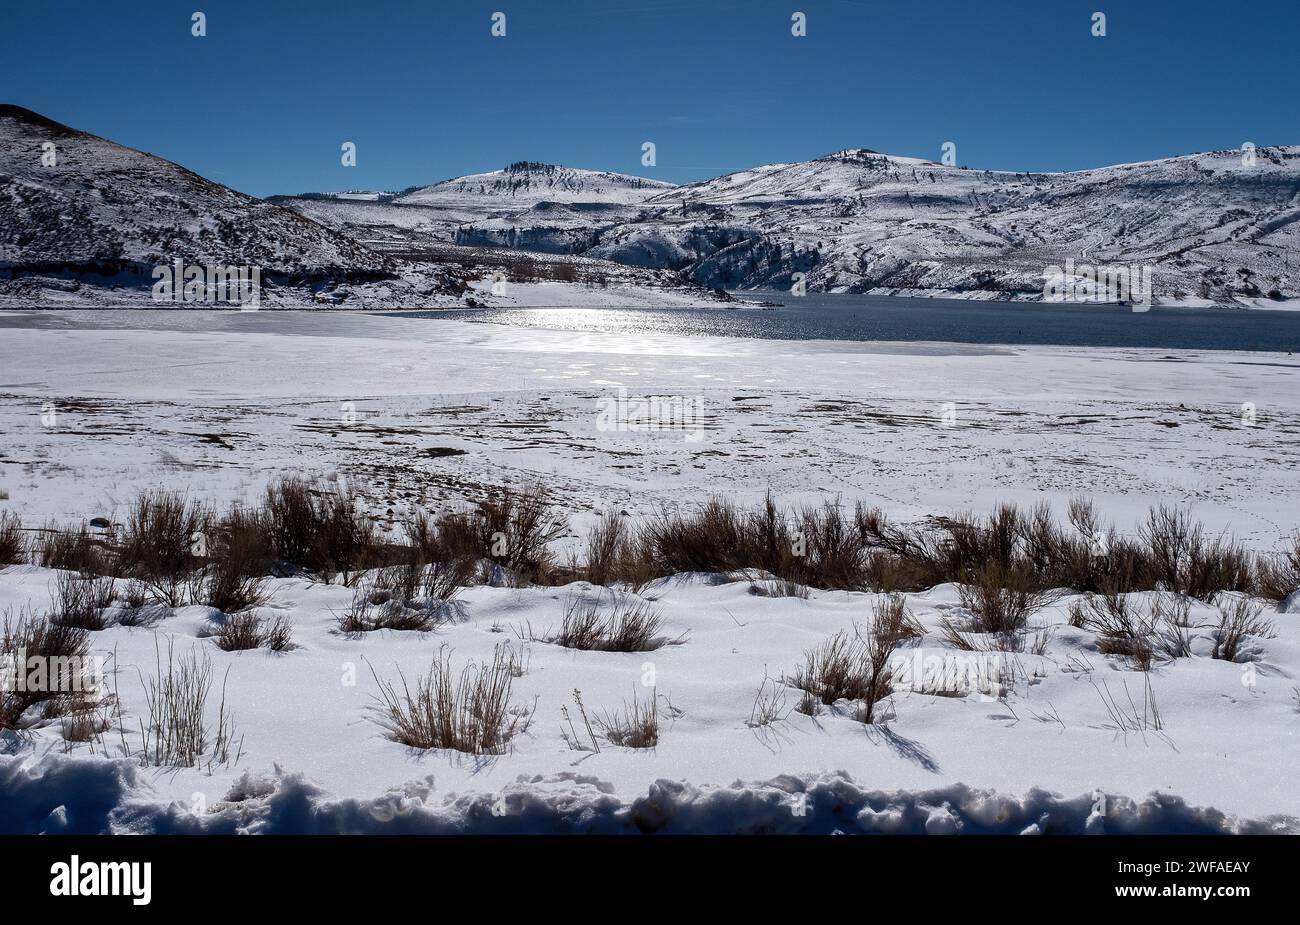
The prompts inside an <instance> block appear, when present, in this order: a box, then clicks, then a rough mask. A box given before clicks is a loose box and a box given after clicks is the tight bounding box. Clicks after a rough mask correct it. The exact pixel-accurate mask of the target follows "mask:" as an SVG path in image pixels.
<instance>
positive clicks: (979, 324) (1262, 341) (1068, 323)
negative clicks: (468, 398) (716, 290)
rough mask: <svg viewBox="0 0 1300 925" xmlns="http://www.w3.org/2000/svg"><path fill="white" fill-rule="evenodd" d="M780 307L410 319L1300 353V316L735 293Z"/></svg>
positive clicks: (511, 311) (504, 311)
mask: <svg viewBox="0 0 1300 925" xmlns="http://www.w3.org/2000/svg"><path fill="white" fill-rule="evenodd" d="M736 295H737V296H739V297H741V298H748V299H754V298H756V297H758V298H763V299H766V300H769V301H772V302H780V303H782V305H781V307H780V308H776V309H760V308H735V309H729V310H722V311H718V310H716V309H696V308H665V309H653V310H646V309H636V308H487V309H472V310H469V311H463V310H456V311H438V312H418V313H412V314H415V315H418V316H421V317H430V318H457V319H460V320H462V321H479V322H487V323H493V324H508V325H515V326H520V327H531V328H548V329H553V330H561V331H583V332H607V333H616V334H650V333H656V334H685V335H708V336H713V337H748V338H763V339H772V340H847V341H868V342H869V341H911V342H917V341H935V342H951V343H962V344H1016V345H1030V344H1043V345H1058V346H1068V347H1154V348H1165V349H1187V350H1251V351H1274V350H1280V351H1283V352H1286V351H1294V350H1296V349H1297V348H1300V313H1297V312H1291V311H1260V310H1244V309H1243V310H1236V309H1222V308H1161V307H1153V308H1151V309H1150V310H1149V311H1146V312H1135V311H1133V310H1132V309H1130V308H1121V307H1118V306H1115V305H1076V304H1065V303H1057V304H1043V303H1026V302H976V301H971V300H968V299H908V298H896V297H891V296H869V295H829V294H825V293H809V294H808V295H806V296H801V297H798V298H794V297H791V296H790V294H789V293H784V292H780V293H775V292H774V293H754V292H743V293H736Z"/></svg>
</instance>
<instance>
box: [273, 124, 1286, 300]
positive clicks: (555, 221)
mask: <svg viewBox="0 0 1300 925" xmlns="http://www.w3.org/2000/svg"><path fill="white" fill-rule="evenodd" d="M1253 155H1254V156H1253V157H1247V156H1245V154H1244V153H1243V152H1241V151H1221V152H1214V153H1209V154H1195V155H1188V156H1183V157H1174V158H1168V159H1165V160H1158V161H1149V162H1145V163H1138V164H1124V165H1120V166H1115V167H1105V168H1099V169H1094V170H1083V171H1077V172H1072V173H1056V174H1046V173H1032V174H1031V173H1009V172H1001V171H984V170H969V169H965V168H961V167H948V166H944V165H940V164H937V163H934V162H932V161H927V160H924V159H920V158H911V157H896V156H891V155H884V154H879V153H876V152H874V151H869V150H866V149H848V150H844V151H839V152H836V153H834V154H831V155H828V156H826V157H822V158H818V159H816V160H812V161H805V162H800V163H794V164H775V165H769V166H763V167H756V168H754V169H752V170H746V171H742V172H739V173H734V174H729V175H727V176H723V177H718V178H715V179H712V180H707V181H704V182H700V183H694V184H689V185H685V186H679V187H671V186H669V185H668V184H652V181H642V182H644V183H646V184H648V185H647V186H643V187H635V186H634V187H628V186H627V185H626V183H624V184H623V185H621V186H618V187H615V186H614V185H613V183H612V181H608V182H609V183H610V185H609V186H599V185H598V184H596V183H595V182H594V181H593V182H585V179H584V182H582V183H578V182H576V181H575V182H574V183H573V184H572V185H571V186H570V187H568V188H567V192H566V195H565V196H561V195H560V194H559V193H558V192H554V191H552V194H551V195H543V194H542V193H541V191H540V188H539V183H538V182H537V177H536V176H535V173H534V172H533V171H531V170H529V171H523V172H522V173H523V175H522V176H521V177H519V178H517V179H518V180H519V183H518V185H517V186H515V187H514V192H513V193H512V192H511V189H512V187H511V182H512V181H511V180H510V177H511V172H510V170H506V171H497V172H495V173H492V174H482V175H478V176H477V177H466V178H462V179H460V180H453V181H449V182H447V183H440V184H437V185H436V186H431V187H426V188H424V189H422V190H420V191H418V192H416V193H411V194H409V195H407V196H401V197H397V198H396V199H395V200H394V203H393V204H392V205H391V206H387V205H370V204H366V208H367V212H366V214H365V220H364V224H365V225H366V226H367V228H368V229H369V231H370V232H377V231H378V230H379V229H381V228H384V227H385V226H387V227H390V228H392V227H397V226H399V225H402V224H403V223H405V224H406V226H407V230H408V232H412V233H414V234H415V236H417V237H419V236H423V237H425V238H427V239H429V240H440V241H447V242H454V243H458V244H462V245H472V246H473V245H477V246H483V245H491V246H497V247H515V248H521V249H526V250H533V251H541V252H551V253H569V254H582V255H585V256H590V257H599V258H604V259H608V260H612V261H617V262H619V263H623V264H628V265H632V266H640V267H653V268H668V269H673V270H678V271H681V272H682V273H683V274H684V275H685V276H686V277H687V278H689V279H690V280H692V281H694V282H696V283H698V284H700V285H703V286H706V287H724V288H742V289H743V288H778V289H788V288H789V287H790V286H791V285H792V282H793V281H794V278H795V277H794V274H796V273H803V274H805V277H806V279H805V282H806V285H807V287H808V288H809V289H810V290H825V291H843V292H878V293H901V294H913V295H940V294H956V295H965V296H969V297H978V298H995V299H996V298H1001V299H1021V298H1023V299H1036V298H1041V296H1042V292H1043V284H1044V272H1045V270H1046V269H1047V268H1048V267H1050V266H1063V265H1064V264H1065V261H1066V260H1069V259H1073V260H1075V261H1076V262H1077V263H1080V264H1084V263H1087V264H1090V265H1099V266H1108V267H1109V266H1113V265H1123V266H1129V267H1139V266H1149V267H1151V271H1152V277H1153V280H1154V288H1155V294H1156V296H1157V298H1158V299H1161V300H1168V301H1184V302H1190V303H1195V302H1197V301H1203V302H1206V303H1209V302H1216V303H1239V302H1243V301H1245V302H1250V301H1252V300H1254V301H1256V302H1258V303H1260V304H1265V303H1267V302H1269V301H1270V300H1278V299H1294V298H1297V297H1300V225H1298V224H1297V219H1300V147H1269V148H1260V149H1258V150H1257V151H1254V152H1253ZM547 170H548V173H547V174H546V175H547V176H554V177H556V178H557V179H556V184H557V185H563V184H561V183H560V181H559V179H558V178H560V177H565V176H569V175H574V176H581V177H583V178H586V176H587V175H588V174H590V172H578V171H566V170H564V169H562V168H548V169H547ZM598 176H605V177H608V176H618V175H607V174H606V175H598ZM484 178H493V179H492V180H490V181H485V180H484ZM628 179H630V178H623V180H624V181H626V180H628ZM656 187H657V188H658V191H657V192H653V190H654V189H655V188H656ZM632 191H635V192H636V193H637V194H638V197H637V198H626V195H625V194H626V193H628V192H632ZM642 193H650V194H649V195H640V194H642ZM288 204H290V205H292V206H293V207H294V208H300V209H302V210H303V211H304V212H305V213H306V214H309V215H312V217H314V218H317V219H318V220H321V221H324V222H326V223H327V224H332V225H335V226H336V227H343V226H345V225H346V224H348V220H347V219H353V220H355V219H356V218H357V216H358V214H359V213H358V212H357V211H356V210H357V208H358V207H359V206H360V205H361V204H355V203H328V204H325V206H327V208H328V210H332V211H330V212H329V214H324V213H325V212H326V209H324V208H318V205H319V204H312V203H305V202H290V203H288ZM403 205H405V210H403V208H402V206H403ZM417 206H418V207H419V209H420V210H421V211H420V212H411V211H409V210H410V209H411V208H414V207H417ZM343 210H347V211H346V212H344V211H343ZM345 214H346V216H347V219H345V218H344V216H345Z"/></svg>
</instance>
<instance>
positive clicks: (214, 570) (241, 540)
mask: <svg viewBox="0 0 1300 925" xmlns="http://www.w3.org/2000/svg"><path fill="white" fill-rule="evenodd" d="M213 545H214V547H215V548H211V549H209V550H208V553H209V557H208V560H207V562H206V563H205V564H204V565H203V566H202V575H201V576H200V582H201V592H200V594H199V596H198V600H199V601H200V602H202V603H205V604H207V605H208V606H209V607H215V608H216V609H217V610H220V611H221V612H223V613H238V612H239V611H241V610H248V609H249V608H252V607H260V606H261V605H263V604H265V603H266V602H267V600H268V599H269V597H270V595H269V593H268V592H267V588H266V580H265V578H264V577H263V572H264V569H265V566H266V564H267V560H268V557H269V555H270V545H269V543H268V539H267V533H266V530H265V528H264V524H263V522H262V520H261V518H259V517H258V515H257V514H255V513H250V512H248V511H245V510H243V509H242V508H235V509H234V510H232V511H231V512H230V513H229V514H227V515H226V516H225V518H223V519H222V521H221V522H220V523H219V524H218V525H217V526H216V528H215V529H214V530H213Z"/></svg>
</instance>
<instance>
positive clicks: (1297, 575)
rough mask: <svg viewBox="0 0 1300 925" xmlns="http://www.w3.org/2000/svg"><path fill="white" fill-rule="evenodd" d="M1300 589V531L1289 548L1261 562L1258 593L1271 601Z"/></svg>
mask: <svg viewBox="0 0 1300 925" xmlns="http://www.w3.org/2000/svg"><path fill="white" fill-rule="evenodd" d="M1296 591H1300V533H1296V534H1295V535H1294V536H1292V537H1291V541H1290V544H1289V545H1288V547H1287V548H1285V549H1283V550H1281V551H1279V552H1277V553H1274V554H1273V555H1272V556H1269V557H1267V558H1264V559H1261V560H1260V562H1259V579H1258V592H1257V593H1258V594H1259V596H1260V597H1263V598H1267V599H1268V600H1271V601H1282V600H1286V598H1287V597H1288V596H1290V595H1291V594H1294V593H1295V592H1296Z"/></svg>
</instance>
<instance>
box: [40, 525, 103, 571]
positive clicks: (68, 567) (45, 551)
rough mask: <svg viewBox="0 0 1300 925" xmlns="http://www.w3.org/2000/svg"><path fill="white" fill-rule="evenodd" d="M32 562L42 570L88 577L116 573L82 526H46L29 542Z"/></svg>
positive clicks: (101, 547)
mask: <svg viewBox="0 0 1300 925" xmlns="http://www.w3.org/2000/svg"><path fill="white" fill-rule="evenodd" d="M31 559H32V561H33V562H35V563H36V564H37V565H41V566H44V567H45V568H56V569H63V570H65V571H70V572H81V573H83V574H87V575H104V574H117V568H116V563H115V562H114V559H113V557H112V556H111V554H110V552H109V551H108V550H106V549H105V548H104V547H103V546H101V545H100V543H99V542H97V541H96V540H95V538H94V537H92V536H91V535H90V532H89V531H88V530H87V529H86V526H85V525H84V524H83V525H82V526H81V527H80V528H79V529H77V530H74V531H68V530H63V529H60V528H59V526H58V525H57V524H53V523H50V524H47V525H46V526H45V527H44V528H43V529H41V530H40V532H38V533H37V534H36V536H35V537H34V538H33V540H32V553H31Z"/></svg>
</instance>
